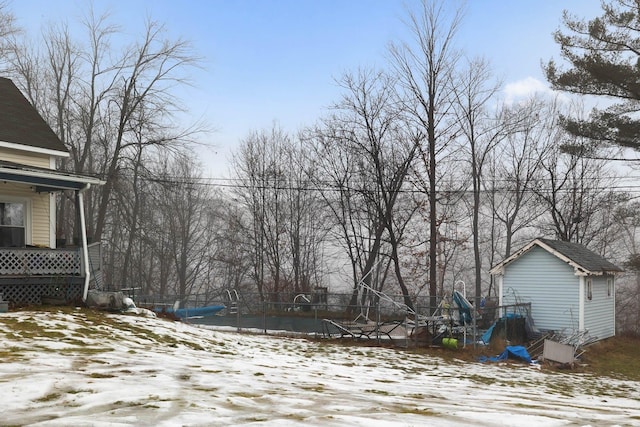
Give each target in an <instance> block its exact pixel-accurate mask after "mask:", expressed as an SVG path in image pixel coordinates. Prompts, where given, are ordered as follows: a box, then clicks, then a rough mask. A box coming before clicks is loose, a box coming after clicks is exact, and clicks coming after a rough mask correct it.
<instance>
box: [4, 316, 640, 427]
mask: <svg viewBox="0 0 640 427" xmlns="http://www.w3.org/2000/svg"><path fill="white" fill-rule="evenodd" d="M35 324H39V325H46V331H45V332H42V331H41V330H38V329H37V328H35ZM0 343H2V348H0V387H1V390H2V393H1V394H0V396H1V398H0V425H31V426H70V425H73V426H118V425H136V426H147V425H148V426H177V425H185V426H231V425H233V426H238V425H268V426H290V425H305V426H309V425H311V426H314V425H316V426H431V425H433V426H468V425H474V426H536V427H537V426H564V425H577V426H613V425H620V426H622V425H640V383H638V382H633V381H622V380H614V379H610V378H597V377H593V376H589V375H583V374H574V373H567V374H564V373H562V374H560V373H551V372H545V371H544V370H540V369H537V368H532V367H528V366H525V365H516V366H515V367H513V366H505V365H496V364H480V363H468V362H454V363H451V362H446V361H444V360H442V359H439V358H436V357H430V356H425V355H420V354H412V353H411V352H406V351H402V350H394V349H386V348H368V347H348V346H342V345H334V344H333V343H332V342H329V341H324V342H313V341H306V340H302V339H292V338H283V337H269V336H260V335H248V334H237V333H232V332H222V331H213V330H208V329H203V328H198V327H195V326H190V325H187V324H184V323H179V322H170V321H165V320H161V319H154V318H145V317H138V316H130V315H102V314H101V315H99V316H96V315H94V314H92V313H91V312H88V311H85V310H79V309H78V310H76V311H74V312H72V313H71V314H69V313H63V312H58V313H47V312H30V311H24V312H11V313H3V314H0Z"/></svg>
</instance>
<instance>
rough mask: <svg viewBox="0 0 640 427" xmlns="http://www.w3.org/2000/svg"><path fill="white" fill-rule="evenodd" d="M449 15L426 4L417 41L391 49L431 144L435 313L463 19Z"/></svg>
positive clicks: (413, 17)
mask: <svg viewBox="0 0 640 427" xmlns="http://www.w3.org/2000/svg"><path fill="white" fill-rule="evenodd" d="M446 11H447V8H446V7H445V2H444V1H427V0H423V1H422V2H421V7H420V10H419V12H417V13H409V20H408V22H407V27H408V29H409V30H410V31H411V33H412V35H413V40H411V42H404V43H400V44H395V43H394V44H391V46H390V49H389V52H390V55H391V60H392V65H393V67H394V69H395V73H396V75H397V77H398V79H399V82H400V85H401V86H402V88H403V90H404V93H405V96H404V104H405V109H406V111H407V112H408V113H409V114H410V116H411V118H412V122H413V124H414V126H415V127H416V128H417V129H419V131H420V132H423V133H424V135H425V137H426V142H427V147H426V149H425V150H424V151H423V153H422V156H421V158H423V159H424V160H425V162H426V171H427V175H428V178H429V188H428V194H427V197H428V200H429V294H430V298H431V300H430V305H431V309H432V310H434V309H435V307H436V297H437V295H436V293H437V274H438V272H437V261H438V260H437V248H438V242H437V234H438V214H437V202H438V188H437V168H436V166H437V162H438V160H437V157H438V155H439V154H440V152H441V150H442V149H443V148H444V147H445V146H446V144H447V143H448V140H449V136H447V133H448V131H449V129H448V125H447V123H446V121H445V118H446V116H447V114H448V113H449V110H450V107H451V90H452V77H453V71H454V68H455V66H456V63H457V61H458V57H459V55H458V53H457V52H456V50H455V49H454V46H453V42H454V38H455V34H456V32H457V30H458V27H459V25H460V22H461V18H462V12H461V10H459V9H458V10H456V11H455V12H454V13H453V14H452V15H450V16H448V15H447V13H446ZM421 149H422V148H421Z"/></svg>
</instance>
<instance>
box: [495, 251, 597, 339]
mask: <svg viewBox="0 0 640 427" xmlns="http://www.w3.org/2000/svg"><path fill="white" fill-rule="evenodd" d="M579 291H580V280H579V277H578V276H576V275H575V274H574V269H573V267H571V266H569V265H568V264H566V263H565V262H563V261H562V260H560V259H559V258H557V257H555V256H554V255H552V254H550V253H549V252H547V251H545V250H544V249H542V248H540V247H538V246H534V247H533V248H531V249H530V250H529V251H527V252H526V253H524V254H522V256H520V257H519V258H517V259H515V260H514V261H513V262H511V263H510V264H509V265H508V266H507V267H506V268H505V270H504V278H503V290H502V292H503V304H514V303H526V302H531V315H532V317H533V320H534V322H535V325H536V327H537V328H538V329H543V330H553V331H557V332H565V333H572V332H573V331H571V330H567V328H571V329H575V330H578V329H579V309H580V301H579V295H580V293H579ZM605 291H606V289H605Z"/></svg>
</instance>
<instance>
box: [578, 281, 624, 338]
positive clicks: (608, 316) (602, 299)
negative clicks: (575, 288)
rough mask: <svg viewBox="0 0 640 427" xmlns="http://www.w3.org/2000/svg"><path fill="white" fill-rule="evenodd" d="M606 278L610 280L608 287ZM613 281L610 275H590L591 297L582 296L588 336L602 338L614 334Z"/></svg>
mask: <svg viewBox="0 0 640 427" xmlns="http://www.w3.org/2000/svg"><path fill="white" fill-rule="evenodd" d="M607 279H610V280H611V288H610V289H608V288H609V286H608V285H607ZM614 283H615V282H614V280H613V277H612V276H592V277H591V299H589V298H588V297H587V295H585V298H584V328H585V329H586V330H587V331H588V332H589V335H590V336H593V337H597V338H599V339H604V338H608V337H612V336H614V335H615V332H616V331H615V322H614V313H615V288H614ZM609 291H610V292H609Z"/></svg>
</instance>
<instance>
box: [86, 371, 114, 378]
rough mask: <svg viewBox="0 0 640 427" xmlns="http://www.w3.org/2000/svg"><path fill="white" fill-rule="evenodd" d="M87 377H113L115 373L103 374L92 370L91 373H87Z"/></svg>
mask: <svg viewBox="0 0 640 427" xmlns="http://www.w3.org/2000/svg"><path fill="white" fill-rule="evenodd" d="M89 377H91V378H114V377H115V375H113V374H103V373H100V372H92V373H91V374H89Z"/></svg>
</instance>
